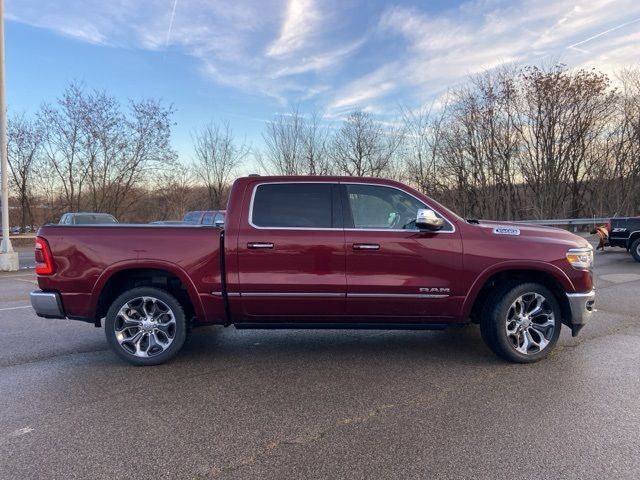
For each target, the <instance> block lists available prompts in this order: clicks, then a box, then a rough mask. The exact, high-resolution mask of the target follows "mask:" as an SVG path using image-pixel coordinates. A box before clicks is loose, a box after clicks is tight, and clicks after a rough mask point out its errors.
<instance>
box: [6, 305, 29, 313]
mask: <svg viewBox="0 0 640 480" xmlns="http://www.w3.org/2000/svg"><path fill="white" fill-rule="evenodd" d="M21 308H31V305H23V306H21V307H6V308H0V312H4V311H6V310H20V309H21Z"/></svg>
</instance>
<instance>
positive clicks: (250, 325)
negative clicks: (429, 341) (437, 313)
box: [233, 322, 468, 330]
mask: <svg viewBox="0 0 640 480" xmlns="http://www.w3.org/2000/svg"><path fill="white" fill-rule="evenodd" d="M465 325H468V323H324V322H323V323H306V322H241V323H234V325H233V326H234V327H236V328H237V329H239V330H245V329H247V330H248V329H262V330H264V329H304V330H310V329H315V330H444V329H445V328H450V327H463V326H465Z"/></svg>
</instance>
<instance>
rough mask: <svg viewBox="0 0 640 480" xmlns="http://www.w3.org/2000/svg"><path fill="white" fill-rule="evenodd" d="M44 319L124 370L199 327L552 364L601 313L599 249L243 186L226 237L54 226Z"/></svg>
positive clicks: (376, 196) (555, 237) (49, 233)
mask: <svg viewBox="0 0 640 480" xmlns="http://www.w3.org/2000/svg"><path fill="white" fill-rule="evenodd" d="M36 261H37V267H36V273H37V276H38V285H39V287H40V290H37V291H35V292H32V293H31V303H32V305H33V308H34V309H35V311H36V313H37V314H38V315H39V316H41V317H45V318H69V319H77V320H84V321H87V322H90V323H93V324H95V326H97V327H99V326H101V324H102V319H104V327H105V332H106V337H107V341H108V343H109V345H110V346H111V347H112V348H113V350H114V351H115V352H116V353H117V354H118V355H119V356H120V357H122V358H123V359H125V360H127V361H129V362H131V363H133V364H137V365H154V364H159V363H162V362H165V361H166V360H168V359H170V358H172V357H173V356H174V355H175V354H176V353H177V352H178V351H179V350H180V348H181V347H182V345H183V344H184V342H185V338H186V337H187V334H188V333H189V332H190V331H191V329H192V327H195V326H198V325H205V324H222V325H225V326H228V325H235V327H236V328H381V329H441V328H445V327H452V326H460V325H464V324H467V323H469V322H475V323H479V324H480V329H481V333H482V337H483V338H484V340H485V341H486V343H487V345H488V346H489V348H490V349H491V350H493V351H494V352H495V353H496V354H498V355H499V356H501V357H503V358H505V359H507V360H510V361H514V362H522V363H527V362H533V361H536V360H539V359H541V358H542V357H544V356H545V355H546V354H547V353H548V352H549V351H550V350H551V349H552V348H553V346H554V344H555V343H556V341H557V340H558V336H559V335H560V329H561V326H562V324H565V325H566V326H568V327H569V328H571V329H572V333H573V335H576V334H577V333H578V332H579V331H580V329H581V328H582V327H583V326H584V324H585V323H586V322H587V320H588V319H589V317H590V316H591V314H592V312H593V307H594V295H595V293H594V290H593V282H592V272H591V269H592V264H593V249H592V247H591V245H590V244H589V243H588V242H587V241H586V240H584V239H582V238H580V237H578V236H575V235H573V234H571V233H569V232H566V231H563V230H559V229H555V228H546V227H539V226H530V225H517V226H514V225H506V224H501V223H496V222H489V221H477V220H464V219H462V218H460V217H459V216H457V215H456V214H455V213H453V212H452V211H450V210H448V209H447V208H445V207H444V206H442V205H440V204H438V203H437V202H435V201H433V200H432V199H430V198H428V197H426V196H424V195H423V194H421V193H419V192H417V191H416V190H413V189H412V188H410V187H408V186H405V185H403V184H401V183H398V182H395V181H391V180H384V179H378V178H347V177H258V176H250V177H246V178H240V179H238V180H236V181H235V183H234V185H233V187H232V190H231V194H230V198H229V204H228V207H227V217H226V222H225V225H224V229H222V228H218V227H215V226H191V225H177V226H165V225H123V224H120V225H90V226H83V225H47V226H44V227H42V228H41V229H40V230H39V232H38V237H37V239H36Z"/></svg>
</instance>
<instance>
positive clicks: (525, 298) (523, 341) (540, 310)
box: [505, 292, 556, 355]
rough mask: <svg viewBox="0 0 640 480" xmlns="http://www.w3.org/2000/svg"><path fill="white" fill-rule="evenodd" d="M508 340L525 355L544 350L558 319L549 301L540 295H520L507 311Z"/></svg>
mask: <svg viewBox="0 0 640 480" xmlns="http://www.w3.org/2000/svg"><path fill="white" fill-rule="evenodd" d="M505 328H506V331H507V338H508V340H509V342H510V343H511V346H512V347H513V348H514V349H515V350H516V351H517V352H520V353H522V354H525V355H533V354H535V353H538V352H541V351H542V350H544V349H545V348H546V347H547V345H549V342H551V339H552V338H553V334H554V331H555V328H556V318H555V314H554V313H553V308H552V306H551V304H550V303H549V301H548V300H547V299H546V298H545V297H544V296H542V295H540V294H539V293H533V292H531V293H525V294H523V295H520V296H519V297H518V298H517V299H516V300H515V301H514V302H513V303H512V304H511V306H510V307H509V310H508V311H507V318H506V325H505Z"/></svg>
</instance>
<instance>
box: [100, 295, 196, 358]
mask: <svg viewBox="0 0 640 480" xmlns="http://www.w3.org/2000/svg"><path fill="white" fill-rule="evenodd" d="M104 329H105V334H106V337H107V342H108V344H109V346H110V347H111V349H112V350H113V351H114V352H115V354H116V355H118V356H119V357H120V358H122V359H123V360H125V361H127V362H129V363H131V364H133V365H144V366H146V365H159V364H161V363H164V362H166V361H168V360H170V359H171V358H173V357H174V356H175V355H176V354H177V353H178V352H179V351H180V349H181V348H182V346H183V345H184V342H185V339H186V336H187V321H186V317H185V314H184V310H183V309H182V306H181V305H180V302H178V300H176V298H175V297H174V296H173V295H171V294H170V293H168V292H166V291H165V290H161V289H159V288H153V287H140V288H134V289H132V290H129V291H127V292H125V293H123V294H122V295H120V296H119V297H118V298H116V299H115V300H114V301H113V303H112V304H111V307H109V310H108V312H107V316H106V321H105V325H104Z"/></svg>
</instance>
